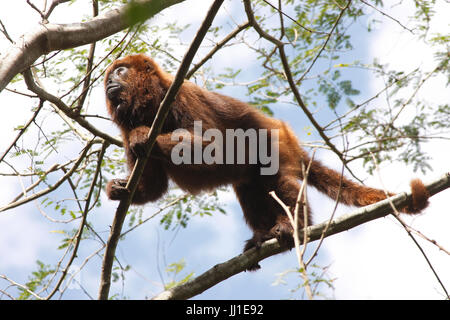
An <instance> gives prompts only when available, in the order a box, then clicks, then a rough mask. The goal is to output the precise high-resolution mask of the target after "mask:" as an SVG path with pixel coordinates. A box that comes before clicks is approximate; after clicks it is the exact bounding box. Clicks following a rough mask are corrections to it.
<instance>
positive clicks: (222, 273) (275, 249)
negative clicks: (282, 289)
mask: <svg viewBox="0 0 450 320" xmlns="http://www.w3.org/2000/svg"><path fill="white" fill-rule="evenodd" d="M426 188H427V190H428V192H429V193H430V196H433V195H435V194H437V193H439V192H441V191H443V190H445V189H447V188H450V172H447V173H446V174H444V176H442V177H441V178H440V179H438V180H435V181H433V182H431V183H429V184H427V185H426ZM410 198H411V192H404V193H400V194H397V195H395V196H394V197H391V198H389V199H385V200H383V201H380V202H378V203H375V204H372V205H369V206H366V207H363V208H360V209H358V210H355V211H353V212H352V213H349V214H346V215H343V216H340V217H338V218H335V219H333V220H332V221H331V222H330V221H325V222H322V223H319V224H316V225H314V226H310V227H308V228H306V230H305V232H299V237H300V241H301V242H303V241H304V240H303V238H304V234H306V236H307V238H308V239H307V241H308V242H311V241H315V240H319V239H320V238H321V237H328V236H331V235H333V234H336V233H339V232H342V231H346V230H349V229H351V228H354V227H356V226H359V225H361V224H363V223H365V222H369V221H371V220H375V219H378V218H382V217H385V216H387V215H389V214H391V213H392V207H391V205H392V204H393V205H394V206H395V207H401V206H402V205H404V204H405V203H407V202H408V201H409V200H410ZM283 251H285V249H283V248H281V247H280V245H279V243H278V241H277V240H276V239H271V240H268V241H266V242H264V243H263V245H262V246H261V248H260V249H259V250H257V249H255V248H253V249H250V250H248V251H246V252H244V253H242V254H240V255H238V256H236V257H234V258H232V259H230V260H228V261H226V262H224V263H221V264H217V265H215V266H214V267H212V268H211V269H209V270H208V271H206V272H205V273H203V274H201V275H199V276H198V277H196V278H194V279H192V280H190V281H188V282H186V283H185V284H182V285H179V286H176V287H174V288H171V289H169V290H166V291H163V292H161V293H160V294H158V295H156V296H155V297H153V299H154V300H178V299H189V298H191V297H193V296H195V295H198V294H200V293H202V292H203V291H205V290H207V289H209V288H211V287H213V286H214V285H216V284H217V283H219V282H221V281H223V280H226V279H228V278H230V277H232V276H233V275H235V274H238V273H240V272H242V271H245V270H247V268H248V267H250V266H252V265H254V264H255V263H258V262H259V261H261V260H263V259H265V258H268V257H270V256H273V255H276V254H278V253H281V252H283Z"/></svg>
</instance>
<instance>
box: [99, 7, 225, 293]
mask: <svg viewBox="0 0 450 320" xmlns="http://www.w3.org/2000/svg"><path fill="white" fill-rule="evenodd" d="M222 3H223V0H215V1H214V2H213V4H212V5H211V7H210V9H209V11H208V13H207V15H206V17H205V19H204V20H203V22H202V25H201V26H200V29H199V30H198V32H197V34H196V35H195V38H194V40H193V41H192V43H191V45H190V47H189V49H188V51H187V52H186V54H185V56H184V57H183V60H182V62H181V65H180V67H179V68H178V71H177V74H176V75H175V78H174V80H173V83H172V85H171V86H170V88H169V90H168V91H167V94H166V96H165V97H164V99H163V101H162V102H161V105H160V106H159V109H158V112H157V114H156V117H155V119H154V121H153V124H152V126H151V128H150V132H149V134H148V141H147V144H146V150H147V152H146V156H145V157H144V158H138V160H137V161H136V164H135V166H134V169H133V171H132V173H131V175H130V178H129V179H128V183H127V186H126V188H127V189H128V190H129V191H130V194H129V196H128V197H127V199H125V200H122V201H120V203H119V206H118V207H117V210H116V214H115V216H114V221H113V225H112V227H111V232H110V235H109V239H108V243H107V246H106V250H105V255H104V258H103V263H102V274H101V282H100V290H99V295H98V298H99V299H100V300H105V299H108V296H109V289H110V286H111V271H112V266H113V262H114V257H115V252H116V248H117V244H118V242H119V237H120V234H121V230H122V226H123V222H124V220H125V216H126V213H127V211H128V208H129V206H130V204H131V199H132V198H133V195H134V192H135V190H136V188H137V184H138V182H139V179H140V177H141V175H142V173H143V172H144V168H145V166H146V163H147V160H148V158H149V156H150V152H151V149H152V147H153V145H154V143H155V140H156V137H157V136H158V134H159V132H160V131H161V128H162V126H163V124H164V120H165V119H166V116H167V114H168V113H169V110H170V107H171V104H172V102H173V101H174V100H175V98H176V95H177V93H178V90H179V89H180V88H181V85H182V84H183V81H184V78H185V76H186V73H187V72H188V68H189V66H190V64H191V63H192V60H193V58H194V56H195V53H196V52H197V50H198V48H199V47H200V44H201V42H202V40H203V38H204V37H205V35H206V33H207V32H208V29H209V27H210V26H211V24H212V22H213V20H214V17H215V16H216V14H217V12H218V11H219V8H220V6H221V5H222Z"/></svg>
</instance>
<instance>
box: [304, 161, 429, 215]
mask: <svg viewBox="0 0 450 320" xmlns="http://www.w3.org/2000/svg"><path fill="white" fill-rule="evenodd" d="M308 182H309V184H311V185H312V186H314V187H316V188H317V189H318V190H319V191H321V192H323V193H325V194H326V195H328V196H329V197H330V198H332V199H334V200H336V199H337V198H338V197H339V199H338V200H339V202H341V203H344V204H347V205H353V206H357V207H363V206H366V205H369V204H372V203H376V202H378V201H381V200H384V199H386V194H385V192H384V191H383V190H379V189H374V188H370V187H366V186H363V185H361V184H358V183H355V182H353V181H351V180H349V179H347V178H345V177H343V176H341V174H340V173H338V172H336V171H335V170H332V169H330V168H327V167H326V166H324V165H323V164H322V163H320V161H316V160H313V162H312V163H311V168H310V170H309V175H308ZM411 191H412V197H411V201H410V203H409V204H408V205H406V206H405V207H402V208H398V209H399V210H400V211H401V212H404V213H409V214H416V213H419V212H420V211H422V210H423V209H425V208H426V207H427V206H428V198H429V196H430V195H429V193H428V191H427V189H426V188H425V185H424V184H423V182H422V181H421V180H420V179H413V180H412V181H411ZM388 194H389V196H393V195H395V194H394V193H391V192H389V193H388Z"/></svg>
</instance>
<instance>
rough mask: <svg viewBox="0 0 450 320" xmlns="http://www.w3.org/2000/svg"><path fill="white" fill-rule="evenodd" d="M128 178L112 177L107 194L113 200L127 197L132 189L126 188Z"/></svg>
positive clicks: (107, 187)
mask: <svg viewBox="0 0 450 320" xmlns="http://www.w3.org/2000/svg"><path fill="white" fill-rule="evenodd" d="M127 182H128V180H127V179H112V180H111V181H109V182H108V184H107V185H106V194H107V196H108V198H109V199H111V200H122V199H125V198H126V197H127V196H128V195H129V194H130V191H129V190H128V189H127V188H126V185H127Z"/></svg>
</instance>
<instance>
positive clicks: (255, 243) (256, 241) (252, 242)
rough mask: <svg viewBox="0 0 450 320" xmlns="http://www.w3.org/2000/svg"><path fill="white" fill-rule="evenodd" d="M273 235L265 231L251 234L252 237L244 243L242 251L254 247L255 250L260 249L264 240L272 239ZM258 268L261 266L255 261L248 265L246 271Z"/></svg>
mask: <svg viewBox="0 0 450 320" xmlns="http://www.w3.org/2000/svg"><path fill="white" fill-rule="evenodd" d="M273 237H274V236H273V235H271V234H270V233H267V232H266V233H264V232H255V233H254V234H253V237H252V238H251V239H248V240H247V242H246V243H245V247H244V252H245V251H247V250H250V249H252V248H255V249H256V250H258V249H260V248H261V245H262V244H263V242H264V241H266V240H269V239H272V238H273ZM260 268H261V266H260V265H259V263H255V264H253V265H251V266H250V267H248V268H247V271H256V270H258V269H260Z"/></svg>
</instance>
